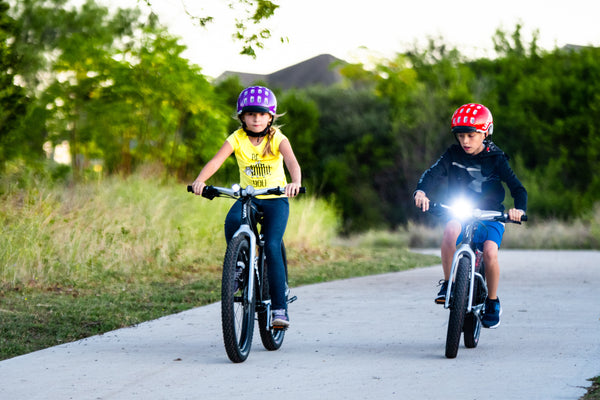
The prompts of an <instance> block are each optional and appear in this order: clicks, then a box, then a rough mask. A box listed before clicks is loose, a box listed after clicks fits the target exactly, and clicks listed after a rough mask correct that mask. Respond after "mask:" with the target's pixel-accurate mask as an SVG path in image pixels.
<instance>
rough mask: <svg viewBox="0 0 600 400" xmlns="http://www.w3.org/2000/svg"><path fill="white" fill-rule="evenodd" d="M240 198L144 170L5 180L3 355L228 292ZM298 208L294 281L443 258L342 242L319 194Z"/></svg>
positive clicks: (0, 293)
mask: <svg viewBox="0 0 600 400" xmlns="http://www.w3.org/2000/svg"><path fill="white" fill-rule="evenodd" d="M230 205H231V201H230V200H226V199H215V200H213V201H212V202H210V201H207V200H205V199H202V198H199V197H195V196H193V195H191V194H188V193H187V192H186V191H185V185H181V184H165V185H159V184H157V183H156V182H155V181H154V180H152V179H145V178H141V177H132V178H130V179H127V180H122V179H109V180H105V181H103V182H101V183H95V184H87V185H81V186H76V187H54V188H53V187H47V186H45V185H44V184H43V183H39V182H34V184H32V185H31V186H29V187H25V188H24V187H20V188H15V187H12V188H10V189H9V190H6V189H5V191H4V194H3V195H2V196H0V210H2V211H0V226H1V227H2V228H0V229H1V230H2V238H3V241H2V243H0V359H6V358H10V357H14V356H17V355H20V354H25V353H28V352H31V351H35V350H38V349H42V348H46V347H49V346H53V345H57V344H60V343H65V342H69V341H73V340H77V339H81V338H84V337H87V336H90V335H95V334H100V333H103V332H107V331H110V330H113V329H117V328H121V327H125V326H131V325H134V324H137V323H140V322H142V321H146V320H150V319H154V318H158V317H160V316H163V315H168V314H172V313H176V312H179V311H182V310H185V309H189V308H192V307H196V306H200V305H204V304H208V303H212V302H215V301H218V300H219V298H220V279H221V263H222V257H223V254H224V253H225V243H224V238H223V221H224V218H225V215H226V213H227V210H228V209H229V207H230ZM291 208H292V213H291V216H290V221H289V224H288V229H287V232H286V237H285V240H286V246H287V248H288V257H289V270H290V284H291V285H292V286H299V285H305V284H310V283H315V282H324V281H327V280H332V279H340V278H345V277H350V276H359V275H369V274H375V273H382V272H388V271H397V270H402V269H406V268H414V267H417V266H423V265H427V264H431V263H434V262H437V258H436V257H426V256H422V255H417V254H412V253H410V252H409V251H408V250H407V248H406V245H405V244H404V245H402V244H399V245H398V246H393V247H387V248H383V249H377V248H376V247H374V246H370V245H369V246H356V247H345V246H344V247H342V246H335V245H332V240H333V239H334V238H335V235H336V230H337V223H338V222H337V221H338V218H337V215H336V212H335V210H333V209H332V208H331V207H330V206H329V205H328V204H326V203H325V202H323V201H319V200H316V199H314V198H309V197H306V198H299V199H294V200H293V201H292V204H291Z"/></svg>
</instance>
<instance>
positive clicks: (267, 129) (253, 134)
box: [242, 124, 271, 137]
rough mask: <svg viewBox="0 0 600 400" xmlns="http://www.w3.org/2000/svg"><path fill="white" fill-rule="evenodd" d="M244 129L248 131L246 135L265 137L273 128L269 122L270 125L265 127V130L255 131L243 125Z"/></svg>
mask: <svg viewBox="0 0 600 400" xmlns="http://www.w3.org/2000/svg"><path fill="white" fill-rule="evenodd" d="M242 129H243V130H244V132H246V135H248V136H251V137H263V136H267V134H268V133H269V131H270V130H271V125H270V124H269V126H267V127H266V128H265V130H263V131H262V132H253V131H251V130H250V129H248V128H246V126H245V125H244V126H242Z"/></svg>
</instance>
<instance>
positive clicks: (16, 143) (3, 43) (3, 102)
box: [0, 1, 29, 172]
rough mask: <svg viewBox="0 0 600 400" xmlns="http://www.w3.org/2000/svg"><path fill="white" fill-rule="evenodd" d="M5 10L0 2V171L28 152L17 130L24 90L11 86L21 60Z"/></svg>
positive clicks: (12, 24)
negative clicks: (9, 162) (7, 162)
mask: <svg viewBox="0 0 600 400" xmlns="http://www.w3.org/2000/svg"><path fill="white" fill-rule="evenodd" d="M8 10H9V6H8V4H7V3H6V2H5V1H0V172H1V171H2V170H3V168H4V166H5V162H6V161H7V160H10V159H12V158H14V157H18V156H23V155H27V150H28V147H27V146H26V145H24V143H23V138H22V137H20V135H19V127H20V126H21V123H22V119H21V116H22V115H23V114H25V113H26V112H27V106H28V103H29V99H28V98H27V97H26V94H25V91H24V90H23V89H22V88H21V87H19V86H16V85H15V84H14V74H15V71H18V70H19V68H20V65H21V60H20V59H19V57H18V55H17V54H16V52H15V46H14V44H11V43H12V40H13V39H14V36H15V33H16V23H15V21H14V19H13V18H11V17H10V16H9V14H8Z"/></svg>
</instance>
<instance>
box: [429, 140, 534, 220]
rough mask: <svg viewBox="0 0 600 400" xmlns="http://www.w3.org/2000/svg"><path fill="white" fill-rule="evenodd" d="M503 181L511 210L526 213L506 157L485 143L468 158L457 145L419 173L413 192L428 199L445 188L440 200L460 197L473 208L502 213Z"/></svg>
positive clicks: (520, 187)
mask: <svg viewBox="0 0 600 400" xmlns="http://www.w3.org/2000/svg"><path fill="white" fill-rule="evenodd" d="M502 182H505V183H506V185H507V186H508V189H509V190H510V194H511V196H512V197H513V199H514V203H515V208H518V209H521V210H523V211H526V210H527V190H525V187H524V186H523V185H522V184H521V182H520V181H519V179H518V178H517V176H516V175H515V174H514V172H513V170H512V168H511V167H510V165H509V164H508V156H507V155H506V154H504V152H503V151H502V150H501V149H500V148H499V147H498V146H496V145H495V144H494V143H492V142H487V143H485V148H484V150H483V151H482V152H481V153H479V154H476V155H469V154H467V153H465V151H464V150H463V149H462V147H460V146H459V145H458V144H454V145H452V146H450V147H449V148H448V149H447V150H446V152H445V153H444V154H443V155H442V156H441V157H440V158H439V159H438V160H437V162H436V163H435V164H434V165H433V166H431V168H429V169H428V170H427V171H425V172H424V173H423V175H422V176H421V179H419V183H418V184H417V190H422V191H423V192H425V194H426V195H427V196H428V197H430V194H431V193H432V192H435V190H436V189H437V188H438V187H439V186H440V184H446V185H447V193H445V194H442V195H441V196H442V197H443V199H441V200H442V201H444V202H448V201H449V199H451V198H456V197H459V196H464V197H467V198H469V199H470V200H471V201H473V202H475V205H476V207H477V208H481V209H484V210H497V211H504V205H503V204H502V203H503V202H504V196H505V192H504V187H503V186H502Z"/></svg>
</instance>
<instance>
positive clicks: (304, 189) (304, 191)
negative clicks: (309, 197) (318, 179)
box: [298, 186, 306, 193]
mask: <svg viewBox="0 0 600 400" xmlns="http://www.w3.org/2000/svg"><path fill="white" fill-rule="evenodd" d="M298 193H306V188H305V187H304V186H300V189H299V190H298Z"/></svg>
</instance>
